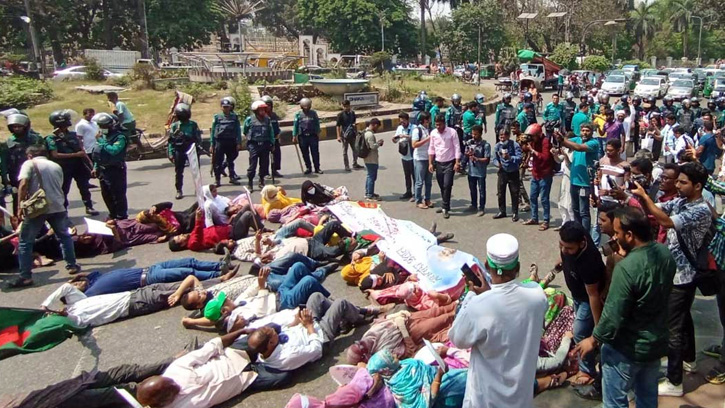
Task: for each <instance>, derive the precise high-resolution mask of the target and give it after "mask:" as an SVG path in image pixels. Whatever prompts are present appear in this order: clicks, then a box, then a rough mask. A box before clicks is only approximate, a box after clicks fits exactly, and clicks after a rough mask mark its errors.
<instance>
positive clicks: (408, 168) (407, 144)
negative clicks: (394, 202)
mask: <svg viewBox="0 0 725 408" xmlns="http://www.w3.org/2000/svg"><path fill="white" fill-rule="evenodd" d="M398 119H400V125H398V129H397V130H396V131H395V136H394V137H393V143H397V144H398V153H400V158H401V160H402V163H403V177H404V178H405V194H403V195H402V196H401V197H400V199H401V200H408V199H411V198H413V180H414V177H413V146H412V143H411V139H410V132H411V130H412V129H413V125H411V124H410V119H409V117H408V114H407V113H405V112H400V113H399V114H398Z"/></svg>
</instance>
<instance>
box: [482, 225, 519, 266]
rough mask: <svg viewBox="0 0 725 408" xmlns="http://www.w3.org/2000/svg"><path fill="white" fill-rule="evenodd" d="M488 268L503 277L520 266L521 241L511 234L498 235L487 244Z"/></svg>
mask: <svg viewBox="0 0 725 408" xmlns="http://www.w3.org/2000/svg"><path fill="white" fill-rule="evenodd" d="M486 258H487V261H488V266H489V267H490V268H491V269H492V270H494V271H496V273H497V274H498V275H502V274H503V271H507V270H511V269H513V268H515V267H516V266H517V265H518V264H519V241H518V240H517V239H516V238H515V237H514V236H513V235H511V234H496V235H494V236H492V237H491V238H489V239H488V241H487V242H486Z"/></svg>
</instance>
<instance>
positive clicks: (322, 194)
mask: <svg viewBox="0 0 725 408" xmlns="http://www.w3.org/2000/svg"><path fill="white" fill-rule="evenodd" d="M325 190H326V189H325V187H324V186H322V185H320V184H317V183H315V182H312V181H310V180H305V181H304V182H303V183H302V194H301V197H302V202H303V203H305V204H307V203H310V204H314V205H319V206H323V205H326V204H328V203H329V202H330V201H332V200H333V199H334V197H332V196H331V195H330V194H328V193H327V192H326V191H325Z"/></svg>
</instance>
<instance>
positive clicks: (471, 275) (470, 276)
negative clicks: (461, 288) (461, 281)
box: [461, 264, 483, 287]
mask: <svg viewBox="0 0 725 408" xmlns="http://www.w3.org/2000/svg"><path fill="white" fill-rule="evenodd" d="M461 272H463V276H465V277H466V280H468V281H471V282H473V285H474V286H479V287H480V286H483V278H482V277H481V276H478V275H477V274H476V273H475V272H474V271H473V270H472V269H471V267H470V266H468V265H467V264H463V266H461Z"/></svg>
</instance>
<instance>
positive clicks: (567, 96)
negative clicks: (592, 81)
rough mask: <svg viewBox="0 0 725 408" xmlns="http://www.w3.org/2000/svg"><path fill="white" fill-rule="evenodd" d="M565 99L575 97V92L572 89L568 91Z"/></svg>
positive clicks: (568, 99)
mask: <svg viewBox="0 0 725 408" xmlns="http://www.w3.org/2000/svg"><path fill="white" fill-rule="evenodd" d="M565 99H566V100H567V101H570V100H572V99H574V94H573V93H571V91H568V92H567V93H566V98H565Z"/></svg>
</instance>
